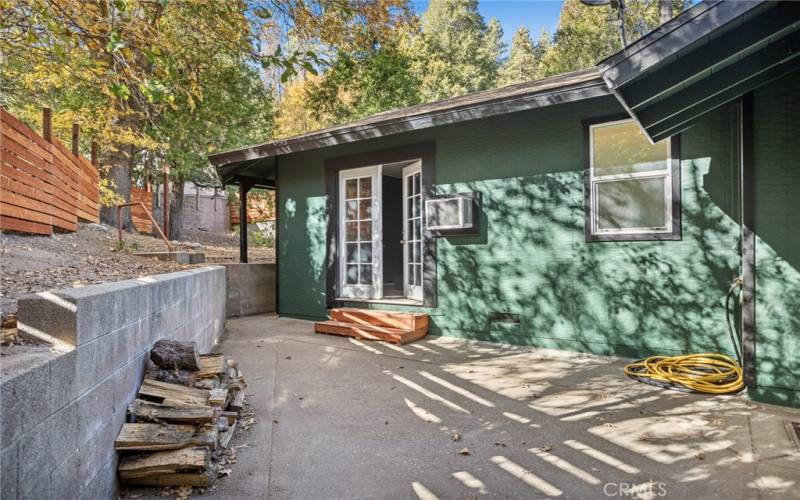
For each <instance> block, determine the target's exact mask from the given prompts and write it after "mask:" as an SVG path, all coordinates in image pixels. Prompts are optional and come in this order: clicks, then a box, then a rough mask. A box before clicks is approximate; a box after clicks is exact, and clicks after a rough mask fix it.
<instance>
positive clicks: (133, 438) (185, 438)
mask: <svg viewBox="0 0 800 500" xmlns="http://www.w3.org/2000/svg"><path fill="white" fill-rule="evenodd" d="M194 436H195V426H193V425H168V424H150V423H146V424H138V423H137V424H129V423H126V424H123V425H122V429H121V430H120V431H119V435H117V439H116V441H115V442H114V448H115V449H116V450H141V451H148V450H175V449H179V448H185V447H187V446H189V445H191V444H192V442H193V438H194Z"/></svg>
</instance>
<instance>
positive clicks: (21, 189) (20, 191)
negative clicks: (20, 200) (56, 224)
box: [0, 175, 75, 222]
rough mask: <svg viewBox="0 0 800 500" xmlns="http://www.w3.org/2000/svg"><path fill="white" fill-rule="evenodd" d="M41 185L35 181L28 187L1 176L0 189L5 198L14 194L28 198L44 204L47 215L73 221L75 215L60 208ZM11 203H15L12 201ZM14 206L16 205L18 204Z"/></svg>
mask: <svg viewBox="0 0 800 500" xmlns="http://www.w3.org/2000/svg"><path fill="white" fill-rule="evenodd" d="M41 184H43V183H42V182H41V181H34V182H31V183H30V185H26V183H23V182H19V181H17V180H14V179H10V178H8V177H6V176H5V175H0V189H2V191H3V195H4V196H5V195H6V194H14V195H17V196H22V197H25V198H28V199H30V200H32V201H34V202H37V203H42V204H44V206H46V207H47V213H48V214H49V215H52V216H54V217H59V218H61V219H63V220H65V221H68V222H69V221H72V220H73V219H74V218H75V215H74V214H71V213H69V212H67V211H66V210H63V209H61V208H60V207H59V206H58V202H57V200H56V198H55V197H54V196H53V195H51V194H49V193H47V192H45V191H44V189H42V186H41ZM10 203H14V202H13V201H10ZM14 204H15V205H16V203H14ZM40 211H41V210H40Z"/></svg>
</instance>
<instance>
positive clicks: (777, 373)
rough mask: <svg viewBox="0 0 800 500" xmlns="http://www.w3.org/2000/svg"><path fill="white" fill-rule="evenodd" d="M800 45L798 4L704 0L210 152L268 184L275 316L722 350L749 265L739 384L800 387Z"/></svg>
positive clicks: (640, 349) (233, 176)
mask: <svg viewBox="0 0 800 500" xmlns="http://www.w3.org/2000/svg"><path fill="white" fill-rule="evenodd" d="M799 44H800V3H795V2H719V1H710V2H702V3H700V4H698V5H696V6H694V7H692V8H691V9H688V10H687V11H684V12H683V13H681V14H680V15H679V16H678V17H676V18H674V19H672V20H671V21H669V22H667V23H665V24H663V25H662V26H660V27H659V28H658V29H656V30H654V31H653V32H651V33H650V34H648V35H647V36H645V37H644V38H642V39H640V40H638V41H636V42H635V43H633V44H631V45H629V46H628V47H626V48H625V50H624V51H622V52H620V53H618V54H615V55H614V56H612V57H610V58H608V59H606V60H605V61H602V62H600V63H599V65H598V66H597V67H596V68H592V69H588V70H584V71H578V72H574V73H569V74H564V75H559V76H556V77H553V78H548V79H545V80H540V81H534V82H527V83H523V84H518V85H512V86H509V87H503V88H499V89H494V90H489V91H485V92H478V93H474V94H469V95H466V96H461V97H456V98H452V99H447V100H444V101H439V102H433V103H429V104H423V105H419V106H414V107H410V108H405V109H400V110H395V111H389V112H386V113H382V114H378V115H375V116H371V117H368V118H366V119H363V120H360V121H357V122H354V123H349V124H346V125H341V126H337V127H333V128H329V129H325V130H320V131H316V132H312V133H308V134H304V135H301V136H297V137H292V138H289V139H282V140H276V141H272V142H268V143H266V144H261V145H256V146H252V147H248V148H244V149H241V150H237V151H230V152H226V153H221V154H218V155H216V156H214V157H213V158H212V162H213V163H214V164H215V165H216V166H217V168H218V172H219V174H220V176H221V177H222V179H223V181H224V182H225V183H227V184H239V185H240V187H241V190H242V192H243V193H246V191H247V190H248V189H249V188H250V187H253V186H260V187H267V188H270V189H275V191H276V196H277V205H278V213H277V227H278V232H277V240H278V241H277V257H276V260H277V268H278V292H277V293H278V313H279V314H280V315H282V316H287V317H294V318H304V319H312V320H318V319H324V318H325V317H326V311H327V309H329V308H331V307H336V306H339V305H348V306H356V307H365V308H384V309H392V310H412V311H422V312H426V313H428V314H429V315H430V320H431V331H432V333H433V334H438V335H448V336H456V337H463V338H470V339H481V340H489V341H494V342H504V343H511V344H521V345H532V346H541V347H551V348H558V349H567V350H572V351H580V352H589V353H598V354H611V355H620V356H629V357H636V358H639V357H644V356H648V355H653V354H668V355H671V354H688V353H694V352H722V353H728V354H730V355H733V350H732V347H731V342H730V339H729V337H728V330H727V327H726V307H725V301H726V296H727V294H728V291H729V288H730V287H731V285H732V283H733V282H734V280H735V279H736V278H737V277H741V278H742V280H743V287H742V301H741V304H739V303H738V301H735V302H734V311H733V314H734V315H735V316H736V323H738V326H739V330H740V334H741V337H742V341H743V357H744V368H745V374H746V382H747V385H748V393H749V395H750V397H752V398H754V399H757V400H761V401H767V402H774V403H779V404H787V405H795V406H797V405H800V139H798V137H800V71H798V69H799V68H800V57H798V56H800V52H799V51H798V48H799ZM242 198H243V199H244V196H243V197H242ZM243 233H244V234H245V239H246V232H243ZM243 253H244V255H243V259H244V260H246V246H245V249H244V252H243Z"/></svg>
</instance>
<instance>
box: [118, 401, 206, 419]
mask: <svg viewBox="0 0 800 500" xmlns="http://www.w3.org/2000/svg"><path fill="white" fill-rule="evenodd" d="M128 413H129V414H130V415H133V416H135V417H136V418H137V420H139V419H141V420H143V421H145V422H156V423H157V422H169V423H172V424H207V423H211V422H213V421H214V420H216V419H217V418H218V416H219V411H218V410H217V409H216V408H212V407H210V406H193V407H184V408H174V407H172V406H164V405H159V404H156V403H151V402H150V401H143V400H141V399H137V400H135V401H134V402H133V403H132V404H131V405H130V406H129V407H128Z"/></svg>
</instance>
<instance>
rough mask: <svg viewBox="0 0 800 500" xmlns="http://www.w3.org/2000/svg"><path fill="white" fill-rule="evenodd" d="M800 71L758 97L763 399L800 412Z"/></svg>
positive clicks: (756, 142)
mask: <svg viewBox="0 0 800 500" xmlns="http://www.w3.org/2000/svg"><path fill="white" fill-rule="evenodd" d="M799 89H800V72H795V73H794V74H793V75H790V76H788V77H785V78H783V79H782V80H779V81H777V82H774V83H772V84H770V85H768V86H766V87H763V88H761V89H759V90H757V91H756V92H754V95H753V110H754V125H753V132H754V136H755V137H754V162H755V175H756V176H755V180H756V189H755V196H756V204H755V216H756V221H755V226H756V227H755V229H756V235H757V239H756V368H757V371H756V376H757V385H758V389H757V391H756V392H755V397H756V398H758V399H762V400H764V401H768V402H773V403H780V404H791V405H793V406H800V392H798V391H800V139H798V138H800V90H799Z"/></svg>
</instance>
